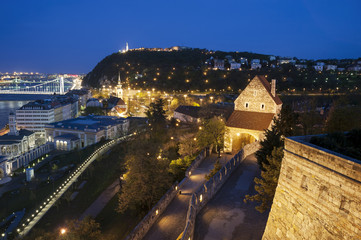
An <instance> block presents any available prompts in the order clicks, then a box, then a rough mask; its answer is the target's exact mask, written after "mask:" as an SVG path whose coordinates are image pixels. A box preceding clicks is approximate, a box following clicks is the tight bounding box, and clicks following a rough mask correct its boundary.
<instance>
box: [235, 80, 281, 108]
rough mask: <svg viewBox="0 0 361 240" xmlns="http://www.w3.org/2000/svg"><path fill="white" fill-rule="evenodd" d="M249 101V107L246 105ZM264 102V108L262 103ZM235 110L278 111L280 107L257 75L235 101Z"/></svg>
mask: <svg viewBox="0 0 361 240" xmlns="http://www.w3.org/2000/svg"><path fill="white" fill-rule="evenodd" d="M246 103H248V107H246ZM262 104H264V109H261V105H262ZM234 105H235V107H234V110H241V111H252V112H265V113H276V112H277V111H278V107H277V105H276V104H275V102H274V100H273V99H272V97H271V95H270V94H269V93H268V91H267V89H266V88H265V87H264V85H263V84H262V83H261V80H259V79H258V77H257V76H256V77H255V78H253V79H252V81H251V82H250V83H249V84H248V85H247V87H246V88H245V89H244V90H243V92H242V93H241V94H240V95H239V96H238V98H237V99H236V100H235V101H234Z"/></svg>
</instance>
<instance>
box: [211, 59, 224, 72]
mask: <svg viewBox="0 0 361 240" xmlns="http://www.w3.org/2000/svg"><path fill="white" fill-rule="evenodd" d="M213 68H214V69H215V70H217V69H219V70H224V60H222V59H214V67H213Z"/></svg>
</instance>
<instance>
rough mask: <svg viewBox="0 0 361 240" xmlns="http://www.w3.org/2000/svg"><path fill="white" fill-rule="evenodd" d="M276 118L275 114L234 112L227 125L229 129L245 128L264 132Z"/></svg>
mask: <svg viewBox="0 0 361 240" xmlns="http://www.w3.org/2000/svg"><path fill="white" fill-rule="evenodd" d="M273 117H274V114H273V113H260V112H249V111H239V110H235V111H233V113H232V115H231V116H230V117H229V119H228V121H227V123H226V125H227V127H235V128H244V129H251V130H258V131H263V130H265V129H267V128H268V127H269V125H270V124H271V122H272V119H273Z"/></svg>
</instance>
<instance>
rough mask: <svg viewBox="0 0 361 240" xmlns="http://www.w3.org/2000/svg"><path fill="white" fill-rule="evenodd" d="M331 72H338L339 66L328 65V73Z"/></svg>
mask: <svg viewBox="0 0 361 240" xmlns="http://www.w3.org/2000/svg"><path fill="white" fill-rule="evenodd" d="M329 70H333V71H336V70H337V65H326V71H329Z"/></svg>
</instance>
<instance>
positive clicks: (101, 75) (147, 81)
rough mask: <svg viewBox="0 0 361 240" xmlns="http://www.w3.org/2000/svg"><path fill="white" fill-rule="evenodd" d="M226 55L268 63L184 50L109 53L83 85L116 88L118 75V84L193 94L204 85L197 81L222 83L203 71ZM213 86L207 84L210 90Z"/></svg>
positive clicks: (239, 54)
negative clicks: (112, 86) (107, 85)
mask: <svg viewBox="0 0 361 240" xmlns="http://www.w3.org/2000/svg"><path fill="white" fill-rule="evenodd" d="M227 55H231V56H232V57H233V58H235V59H239V58H241V57H245V58H250V59H253V58H258V59H268V55H263V54H254V53H248V52H221V51H216V52H210V51H208V50H205V49H184V50H180V51H154V50H149V49H144V50H137V51H128V52H126V53H113V54H111V55H109V56H107V57H105V58H104V59H103V60H102V61H100V62H99V63H98V64H97V65H96V67H95V68H94V69H93V70H92V71H91V72H90V73H88V74H87V75H86V76H85V78H84V80H83V85H85V86H89V87H95V88H98V87H100V86H102V85H105V84H110V85H116V83H117V79H118V73H119V74H120V78H121V80H122V83H126V84H128V85H129V86H132V87H138V88H143V89H146V88H156V89H159V90H173V89H178V90H187V89H193V90H196V89H199V88H200V87H202V88H203V85H204V82H201V81H200V80H201V79H203V80H204V81H206V80H207V79H208V78H210V79H216V78H218V77H219V79H220V80H221V81H222V82H223V83H224V77H220V76H221V75H224V73H223V71H219V72H218V74H215V75H212V74H211V76H209V77H208V76H206V75H204V71H207V69H208V66H207V65H206V64H205V62H206V61H207V59H210V58H211V57H214V58H219V59H223V58H224V57H225V56H227ZM215 72H217V71H215ZM208 73H210V72H208ZM218 75H219V76H218ZM186 80H188V82H187V81H186ZM208 81H209V82H211V81H210V80H208ZM186 83H188V84H186ZM213 85H214V84H209V86H211V87H213ZM222 85H223V84H222Z"/></svg>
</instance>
